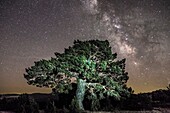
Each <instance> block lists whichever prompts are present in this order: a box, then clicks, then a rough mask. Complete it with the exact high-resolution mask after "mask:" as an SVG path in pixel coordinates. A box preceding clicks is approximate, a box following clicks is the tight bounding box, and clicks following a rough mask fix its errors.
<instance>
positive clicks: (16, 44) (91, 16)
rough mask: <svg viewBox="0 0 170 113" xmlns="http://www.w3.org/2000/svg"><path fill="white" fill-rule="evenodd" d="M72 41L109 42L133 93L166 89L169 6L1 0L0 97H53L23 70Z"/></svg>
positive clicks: (159, 2)
mask: <svg viewBox="0 0 170 113" xmlns="http://www.w3.org/2000/svg"><path fill="white" fill-rule="evenodd" d="M75 39H79V40H91V39H99V40H106V39H107V40H109V42H110V44H111V46H112V51H113V53H114V52H116V53H117V54H118V59H121V58H126V59H127V61H126V71H127V72H128V73H129V75H128V76H129V80H128V83H127V84H128V86H129V87H132V89H133V90H134V91H135V93H139V92H150V91H153V90H158V89H161V88H166V86H168V84H170V71H169V69H170V1H169V0H0V93H33V92H46V93H48V92H51V89H48V88H36V87H35V86H30V85H28V84H27V83H26V82H27V81H26V80H25V79H24V77H23V74H24V73H25V68H27V67H29V66H31V65H33V64H34V61H38V60H41V59H50V58H51V57H54V52H63V51H64V48H67V47H68V46H71V45H72V44H73V41H74V40H75Z"/></svg>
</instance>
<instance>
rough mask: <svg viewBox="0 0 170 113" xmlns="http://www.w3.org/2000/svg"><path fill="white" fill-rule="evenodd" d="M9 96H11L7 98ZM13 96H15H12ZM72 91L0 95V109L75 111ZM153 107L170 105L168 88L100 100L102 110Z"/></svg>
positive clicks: (87, 104)
mask: <svg viewBox="0 0 170 113" xmlns="http://www.w3.org/2000/svg"><path fill="white" fill-rule="evenodd" d="M8 97H11V98H8ZM13 97H15V98H13ZM73 97H74V94H73V92H72V93H69V94H55V95H54V94H38V93H37V94H21V95H18V97H17V95H1V96H0V98H1V99H0V111H14V112H16V113H38V112H39V111H40V110H42V111H44V112H45V113H55V112H56V113H59V112H75V111H74V110H73V109H71V101H72V98H73ZM84 106H85V109H86V110H91V102H90V101H89V100H88V99H86V98H85V99H84ZM154 107H165V108H169V107H170V90H169V89H168V90H157V91H153V92H151V93H140V94H132V95H131V96H130V97H129V98H127V99H123V100H121V101H117V100H115V99H114V98H111V97H108V98H106V99H104V100H101V101H100V109H99V110H102V111H114V110H152V109H153V108H154Z"/></svg>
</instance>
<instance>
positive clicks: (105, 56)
mask: <svg viewBox="0 0 170 113" xmlns="http://www.w3.org/2000/svg"><path fill="white" fill-rule="evenodd" d="M55 55H56V57H55V58H51V59H50V60H40V61H38V62H35V65H34V66H32V67H30V68H27V69H26V74H24V77H25V78H26V79H27V80H28V84H31V85H36V86H38V87H42V86H43V87H51V88H53V89H56V91H57V92H59V93H68V92H69V90H72V88H73V87H72V83H77V84H78V80H80V79H81V80H84V81H86V85H85V92H86V94H88V96H87V98H88V99H91V100H92V106H96V108H95V109H97V107H99V100H101V99H104V98H106V97H109V96H112V97H114V98H115V99H117V100H120V99H121V98H122V97H126V96H128V95H129V94H130V92H129V91H128V88H127V87H126V85H125V84H126V82H127V80H128V76H127V75H128V73H127V72H125V59H122V60H115V59H116V58H117V54H116V53H115V54H112V50H111V47H110V45H109V42H108V41H107V40H105V41H99V40H90V41H79V40H76V41H74V45H73V46H70V47H68V48H66V49H65V51H64V53H57V52H56V53H55ZM78 91H80V87H79V85H77V92H78ZM83 95H84V94H83ZM76 98H77V99H78V100H77V101H79V102H80V100H81V102H82V100H83V99H82V98H81V99H79V98H78V95H76ZM79 107H80V103H79ZM81 109H83V107H81Z"/></svg>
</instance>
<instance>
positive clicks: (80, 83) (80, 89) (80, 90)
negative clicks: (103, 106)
mask: <svg viewBox="0 0 170 113" xmlns="http://www.w3.org/2000/svg"><path fill="white" fill-rule="evenodd" d="M85 86H86V81H85V80H83V79H78V80H77V90H76V103H77V107H78V110H84V107H83V100H84V95H85Z"/></svg>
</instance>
